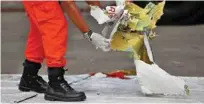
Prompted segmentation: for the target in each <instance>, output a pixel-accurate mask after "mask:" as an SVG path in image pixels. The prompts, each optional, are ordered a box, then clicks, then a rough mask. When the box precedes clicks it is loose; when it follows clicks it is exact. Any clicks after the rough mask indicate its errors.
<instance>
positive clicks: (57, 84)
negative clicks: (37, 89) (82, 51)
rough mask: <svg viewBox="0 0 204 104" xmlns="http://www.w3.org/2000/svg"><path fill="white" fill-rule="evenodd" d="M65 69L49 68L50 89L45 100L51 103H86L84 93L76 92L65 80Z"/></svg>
mask: <svg viewBox="0 0 204 104" xmlns="http://www.w3.org/2000/svg"><path fill="white" fill-rule="evenodd" d="M64 73H65V70H64V69H63V68H49V69H48V75H49V82H48V84H49V87H48V89H47V92H46V93H45V96H44V98H45V100H49V101H70V102H71V101H84V100H85V99H86V95H85V93H84V92H78V91H75V90H74V89H73V88H72V87H71V86H70V85H69V84H68V83H67V81H66V80H65V79H64Z"/></svg>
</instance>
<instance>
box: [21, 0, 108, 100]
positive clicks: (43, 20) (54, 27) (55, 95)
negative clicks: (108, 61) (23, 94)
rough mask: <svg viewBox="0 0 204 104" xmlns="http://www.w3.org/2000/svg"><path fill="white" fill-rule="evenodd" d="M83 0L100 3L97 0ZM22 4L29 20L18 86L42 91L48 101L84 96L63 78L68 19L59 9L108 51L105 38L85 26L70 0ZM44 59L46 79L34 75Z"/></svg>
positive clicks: (22, 88) (91, 3) (79, 98)
mask: <svg viewBox="0 0 204 104" xmlns="http://www.w3.org/2000/svg"><path fill="white" fill-rule="evenodd" d="M87 3H88V4H89V5H98V6H99V7H102V6H101V5H100V3H99V2H98V1H87ZM23 5H24V8H25V11H26V13H27V15H28V19H29V22H30V32H29V35H28V40H27V44H26V50H25V61H24V63H23V66H24V69H23V73H22V77H21V80H20V84H19V86H18V88H19V90H20V91H35V92H39V93H45V96H44V98H45V100H51V101H53V100H58V101H83V100H85V99H86V95H85V93H84V92H78V91H75V90H74V89H73V88H72V87H71V86H70V85H69V84H68V83H67V81H66V80H65V79H64V73H65V70H64V67H65V64H66V59H65V57H64V56H65V54H66V50H67V40H68V30H67V28H68V23H67V21H66V18H65V16H64V12H63V10H64V11H65V12H66V13H67V14H68V16H69V18H70V19H71V20H72V22H73V23H74V24H75V25H76V26H77V27H78V28H79V30H80V31H81V32H82V34H83V36H84V37H85V38H86V39H88V40H89V41H90V43H92V44H94V45H95V46H96V47H99V48H100V49H102V50H103V51H109V50H110V47H109V40H108V39H106V38H104V37H103V36H102V35H100V34H98V33H95V32H93V31H92V30H91V29H89V27H88V25H87V24H86V23H85V20H84V19H83V18H82V16H81V15H80V12H79V9H78V8H77V6H76V4H75V2H74V1H61V6H60V4H59V2H58V1H23ZM44 60H45V62H46V65H47V67H48V79H49V82H48V83H47V82H46V81H45V80H43V79H42V77H40V76H39V75H38V71H39V69H40V68H41V64H42V62H43V61H44Z"/></svg>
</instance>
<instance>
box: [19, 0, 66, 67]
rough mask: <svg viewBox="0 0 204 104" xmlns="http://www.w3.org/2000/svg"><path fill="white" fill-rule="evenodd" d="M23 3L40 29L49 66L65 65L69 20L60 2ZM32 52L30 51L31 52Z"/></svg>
mask: <svg viewBox="0 0 204 104" xmlns="http://www.w3.org/2000/svg"><path fill="white" fill-rule="evenodd" d="M23 4H24V7H25V9H26V11H27V13H28V15H29V17H30V18H31V21H32V22H33V23H34V24H35V25H36V27H37V29H38V30H39V33H40V36H41V38H42V45H43V48H44V56H45V59H46V63H47V66H48V67H63V66H65V64H66V59H65V57H64V56H65V54H66V47H67V35H68V32H67V21H66V19H65V17H64V14H63V12H62V10H61V7H60V5H59V3H58V2H57V1H23ZM30 44H31V43H30ZM38 44H39V43H38ZM31 50H32V49H31ZM33 50H34V49H33ZM32 52H33V51H30V53H31V54H32ZM28 53H29V52H28ZM26 54H27V53H26ZM38 57H39V56H38Z"/></svg>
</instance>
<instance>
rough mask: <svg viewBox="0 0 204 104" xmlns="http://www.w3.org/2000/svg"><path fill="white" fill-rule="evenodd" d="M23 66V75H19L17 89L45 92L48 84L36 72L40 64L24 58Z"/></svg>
mask: <svg viewBox="0 0 204 104" xmlns="http://www.w3.org/2000/svg"><path fill="white" fill-rule="evenodd" d="M23 66H24V70H23V75H22V77H21V80H20V84H19V86H18V89H19V90H20V91H35V92H38V93H45V92H46V90H47V87H48V84H47V82H46V81H45V80H43V79H42V77H41V76H38V74H37V73H38V71H39V69H40V68H41V64H40V63H35V62H30V61H28V60H25V62H24V63H23Z"/></svg>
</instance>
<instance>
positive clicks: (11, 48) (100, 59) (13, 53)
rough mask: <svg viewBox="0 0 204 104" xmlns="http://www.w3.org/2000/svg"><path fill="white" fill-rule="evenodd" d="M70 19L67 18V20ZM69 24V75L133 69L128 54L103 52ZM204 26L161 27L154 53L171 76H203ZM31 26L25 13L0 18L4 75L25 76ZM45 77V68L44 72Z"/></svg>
mask: <svg viewBox="0 0 204 104" xmlns="http://www.w3.org/2000/svg"><path fill="white" fill-rule="evenodd" d="M83 15H84V17H85V19H86V20H87V23H89V25H90V27H91V29H92V30H94V31H95V32H100V31H101V30H102V28H103V26H99V25H98V24H97V23H96V21H95V20H93V18H92V17H90V16H89V15H87V14H83ZM67 19H68V18H67ZM68 22H69V28H68V30H69V42H68V43H67V44H68V51H67V54H66V58H67V60H68V68H69V72H68V74H82V73H88V72H109V71H112V70H116V69H134V64H133V61H132V59H130V58H129V57H128V54H127V53H122V52H108V53H105V52H102V51H100V50H95V48H94V46H93V45H92V44H90V43H89V42H88V41H87V40H85V39H84V38H83V37H82V34H81V33H80V32H79V30H78V29H77V28H76V27H75V26H74V25H73V24H72V23H71V21H70V20H69V19H68ZM203 29H204V25H201V26H184V27H182V26H166V27H158V28H157V30H156V32H157V34H158V35H159V36H158V37H157V38H156V39H154V40H153V42H152V43H153V52H154V56H155V59H156V62H157V64H158V65H160V66H161V67H162V68H163V69H165V70H166V71H167V72H169V73H170V74H172V75H179V76H204V70H203V63H204V47H203V45H204V41H202V39H204V31H203ZM28 31H29V23H28V20H27V17H26V16H25V14H24V13H2V14H1V39H2V40H1V42H2V43H1V52H2V55H1V56H2V57H1V62H2V63H1V65H2V67H1V72H2V73H3V74H13V73H21V72H22V62H23V60H24V49H25V43H26V38H27V33H28ZM41 74H46V67H45V66H44V67H43V68H42V70H41Z"/></svg>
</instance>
